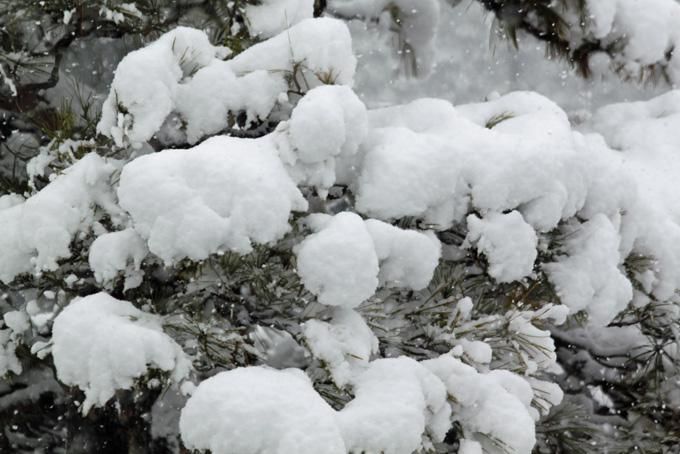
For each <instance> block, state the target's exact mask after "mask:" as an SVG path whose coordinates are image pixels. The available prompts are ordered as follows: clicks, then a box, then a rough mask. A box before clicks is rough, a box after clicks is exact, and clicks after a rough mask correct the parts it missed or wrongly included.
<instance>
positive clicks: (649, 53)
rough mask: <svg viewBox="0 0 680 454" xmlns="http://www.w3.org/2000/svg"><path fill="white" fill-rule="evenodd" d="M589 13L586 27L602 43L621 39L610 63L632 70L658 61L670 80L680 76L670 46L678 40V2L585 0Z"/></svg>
mask: <svg viewBox="0 0 680 454" xmlns="http://www.w3.org/2000/svg"><path fill="white" fill-rule="evenodd" d="M586 8H587V10H588V12H589V13H590V14H589V16H588V19H589V20H588V21H587V22H586V31H587V32H589V33H590V34H591V35H592V36H593V37H594V38H596V39H598V40H601V42H602V46H603V47H605V48H606V47H607V46H608V45H610V44H611V43H614V42H617V41H619V42H621V41H622V49H621V50H620V51H618V52H616V54H614V56H613V58H612V66H615V65H618V66H620V67H621V68H622V69H623V70H624V71H626V72H629V73H631V74H633V75H634V74H635V73H636V71H640V70H641V69H642V68H643V67H645V66H648V65H653V64H660V65H663V66H665V67H666V69H667V70H668V72H669V75H670V77H671V80H673V81H677V78H678V76H680V72H679V70H680V63H678V60H677V59H676V58H674V56H673V55H672V53H671V54H670V56H669V49H673V48H674V47H676V46H677V45H678V43H680V30H678V26H677V24H678V21H679V20H680V5H678V4H677V2H675V1H673V0H649V1H646V2H640V1H638V0H607V1H603V0H588V1H587V2H586Z"/></svg>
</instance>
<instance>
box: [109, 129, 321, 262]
mask: <svg viewBox="0 0 680 454" xmlns="http://www.w3.org/2000/svg"><path fill="white" fill-rule="evenodd" d="M118 198H119V202H120V206H121V207H123V208H124V209H125V210H127V211H128V213H130V215H131V217H132V221H133V225H134V229H135V230H136V231H137V233H138V234H139V235H140V236H141V237H142V238H144V239H145V240H146V241H147V245H148V248H149V250H150V251H151V252H152V253H153V254H155V255H157V256H158V257H160V258H161V259H163V260H164V261H165V262H166V263H168V264H170V263H174V262H176V261H178V260H181V259H183V258H190V259H192V260H203V259H205V258H207V257H208V256H209V255H210V254H214V253H218V252H224V251H235V252H239V253H247V252H249V251H250V250H251V249H252V246H251V244H252V242H255V243H261V244H264V243H269V242H272V241H275V240H278V239H280V238H281V237H283V235H285V234H286V232H288V231H289V230H290V225H289V224H288V218H289V216H290V214H291V211H304V210H306V209H307V203H306V201H305V200H304V198H303V197H302V194H301V193H300V191H299V190H298V189H297V187H296V186H295V184H294V183H293V182H292V181H291V180H290V178H289V177H288V174H287V173H286V171H285V170H284V168H283V165H282V164H281V161H280V160H279V159H278V158H277V156H276V153H275V150H274V147H273V145H272V143H271V142H270V141H269V140H268V138H266V137H265V138H262V139H238V138H232V137H227V136H217V137H213V138H210V139H208V140H206V141H204V142H202V143H201V144H200V145H197V146H195V147H193V148H190V149H186V150H165V151H162V152H160V153H154V154H150V155H145V156H141V157H139V158H137V159H135V160H133V161H131V162H130V163H128V164H127V165H125V167H124V168H123V171H122V173H121V176H120V185H119V187H118Z"/></svg>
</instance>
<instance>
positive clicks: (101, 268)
mask: <svg viewBox="0 0 680 454" xmlns="http://www.w3.org/2000/svg"><path fill="white" fill-rule="evenodd" d="M147 254H148V249H147V247H146V243H145V242H144V240H143V239H142V238H141V237H140V236H139V235H138V234H137V232H136V231H135V230H134V229H125V230H121V231H118V232H107V233H105V234H103V235H101V236H99V237H97V238H96V239H95V240H94V241H93V242H92V244H91V245H90V253H89V259H88V261H89V264H90V269H92V271H93V272H94V277H95V279H96V280H97V282H99V283H103V284H106V283H108V282H111V281H112V280H113V279H115V278H116V276H117V275H118V273H119V272H120V271H126V283H125V289H126V290H127V289H128V288H134V287H136V285H135V283H140V282H141V278H142V277H143V276H142V273H141V272H140V267H141V265H142V260H144V258H145V257H146V255H147Z"/></svg>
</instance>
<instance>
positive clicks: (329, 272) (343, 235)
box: [296, 212, 441, 308]
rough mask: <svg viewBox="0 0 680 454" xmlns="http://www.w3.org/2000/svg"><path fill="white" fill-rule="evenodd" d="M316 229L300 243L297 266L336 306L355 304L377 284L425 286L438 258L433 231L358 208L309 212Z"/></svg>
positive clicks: (321, 299) (316, 291)
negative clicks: (405, 226) (369, 215)
mask: <svg viewBox="0 0 680 454" xmlns="http://www.w3.org/2000/svg"><path fill="white" fill-rule="evenodd" d="M308 223H310V224H312V227H313V228H314V229H315V230H317V232H316V233H313V234H311V235H309V236H308V237H306V238H305V239H304V240H303V241H302V243H300V245H299V246H298V247H297V249H296V254H297V265H298V267H297V271H298V274H299V276H300V278H301V279H302V282H303V284H304V285H305V287H306V288H307V289H308V290H309V291H310V292H312V293H314V294H315V295H317V296H318V298H319V302H321V303H323V304H328V305H331V306H344V307H349V308H352V307H356V306H358V305H359V304H361V303H362V302H363V301H365V300H366V299H368V298H370V297H371V296H373V294H374V293H375V291H376V289H377V288H378V285H385V286H395V287H407V288H412V289H414V290H420V289H422V288H424V287H425V286H427V284H428V283H429V282H430V279H431V278H432V274H433V273H434V269H435V268H436V266H437V264H438V263H439V256H440V248H441V246H440V244H439V240H438V239H437V238H436V237H435V236H434V235H433V234H431V233H430V234H425V233H420V232H416V231H408V230H402V229H399V228H397V227H394V226H392V225H390V224H386V223H384V222H381V221H377V220H368V221H364V220H363V219H361V217H359V216H358V215H356V214H354V213H349V212H345V213H339V214H337V215H335V216H333V217H331V216H328V215H313V216H310V219H309V220H308Z"/></svg>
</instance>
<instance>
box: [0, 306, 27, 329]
mask: <svg viewBox="0 0 680 454" xmlns="http://www.w3.org/2000/svg"><path fill="white" fill-rule="evenodd" d="M2 319H3V321H4V322H5V326H6V327H7V328H9V329H10V330H12V331H13V332H14V333H15V334H22V333H23V332H25V331H26V330H28V329H29V328H30V327H31V322H30V320H29V318H28V315H26V313H25V312H23V311H9V312H5V313H4V314H3V316H2Z"/></svg>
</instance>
